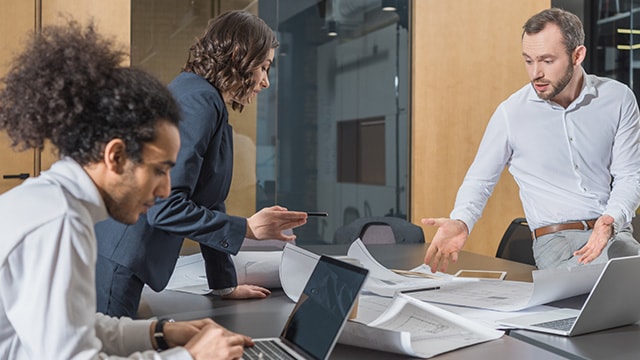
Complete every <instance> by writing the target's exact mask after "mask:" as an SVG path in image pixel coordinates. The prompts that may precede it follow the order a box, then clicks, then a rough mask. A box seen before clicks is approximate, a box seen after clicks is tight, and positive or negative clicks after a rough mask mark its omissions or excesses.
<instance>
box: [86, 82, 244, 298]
mask: <svg viewBox="0 0 640 360" xmlns="http://www.w3.org/2000/svg"><path fill="white" fill-rule="evenodd" d="M169 90H170V91H171V92H172V93H173V95H174V97H175V98H176V100H177V102H178V104H179V106H180V109H181V113H182V121H181V123H180V151H179V153H178V159H177V162H176V166H175V167H174V168H173V169H172V170H171V195H170V196H169V197H168V198H167V199H163V200H160V201H158V202H157V203H156V205H154V206H153V207H152V208H151V209H150V210H149V212H148V213H147V215H146V216H141V217H140V219H139V220H138V222H137V223H136V224H134V225H130V226H127V225H123V224H120V223H118V222H116V221H114V220H111V219H110V220H107V221H104V222H102V223H99V224H97V225H96V227H95V229H96V236H97V238H98V254H99V255H101V256H102V257H105V258H107V259H111V260H113V261H114V262H116V263H118V264H120V265H123V266H125V267H127V268H129V269H130V270H131V271H132V272H133V273H134V274H136V276H137V277H138V278H140V280H142V281H143V282H144V283H146V284H148V285H149V286H150V287H151V288H152V289H153V290H155V291H160V290H162V289H164V287H165V286H166V285H167V282H168V281H169V278H170V276H171V274H172V273H173V269H174V267H175V264H176V261H177V259H178V256H179V253H180V248H181V245H182V241H183V239H184V238H185V237H187V238H189V239H191V240H194V241H197V242H199V243H200V245H201V249H202V253H203V256H204V258H205V262H206V269H207V279H208V281H209V285H210V287H211V288H213V289H223V288H227V287H231V286H236V285H237V283H236V274H235V269H234V267H233V262H232V260H231V258H230V256H229V254H236V253H237V252H238V251H239V250H240V245H242V241H243V240H244V235H245V233H246V226H247V223H246V219H245V218H242V217H236V216H229V215H227V214H225V206H224V200H225V199H226V197H227V195H228V193H229V188H230V186H231V176H232V173H233V139H232V136H233V135H232V128H231V125H229V122H228V117H229V114H228V112H227V109H226V106H225V104H224V101H223V99H222V96H221V95H220V93H219V92H218V91H217V90H216V88H214V87H213V86H212V85H211V84H210V83H209V82H207V81H206V80H204V79H203V78H201V77H200V76H198V75H195V74H193V73H186V72H184V73H181V74H180V75H178V76H177V77H176V78H175V79H174V80H173V81H172V82H171V83H170V84H169ZM98 261H100V260H98ZM96 276H97V282H98V283H99V282H100V274H97V275H96ZM98 285H100V284H98Z"/></svg>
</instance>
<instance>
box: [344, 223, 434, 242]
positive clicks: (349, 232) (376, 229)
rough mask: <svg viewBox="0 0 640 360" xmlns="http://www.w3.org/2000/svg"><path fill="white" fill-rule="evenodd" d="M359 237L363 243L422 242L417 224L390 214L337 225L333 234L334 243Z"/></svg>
mask: <svg viewBox="0 0 640 360" xmlns="http://www.w3.org/2000/svg"><path fill="white" fill-rule="evenodd" d="M357 238H360V240H362V242H363V243H365V244H402V243H405V244H408V243H424V233H423V232H422V228H421V227H420V226H418V225H415V224H412V223H410V222H408V221H406V220H404V219H401V218H397V217H390V216H371V217H362V218H359V219H356V220H354V221H352V222H351V223H349V224H347V225H343V226H341V227H339V228H338V229H337V230H336V232H335V233H334V235H333V242H334V243H336V244H350V243H352V242H353V241H354V240H355V239H357Z"/></svg>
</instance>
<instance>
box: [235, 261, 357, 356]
mask: <svg viewBox="0 0 640 360" xmlns="http://www.w3.org/2000/svg"><path fill="white" fill-rule="evenodd" d="M368 273H369V271H368V270H367V269H365V268H362V267H359V266H355V265H352V264H349V263H346V262H344V261H341V260H337V259H334V258H331V257H328V256H324V255H323V256H321V257H320V259H319V260H318V263H317V264H316V266H315V268H314V270H313V272H312V273H311V276H310V277H309V280H308V281H307V284H306V285H305V287H304V290H303V291H302V294H301V295H300V299H299V300H298V302H297V304H296V306H295V307H294V308H293V311H292V312H291V314H290V315H289V319H288V320H287V322H286V324H285V326H284V329H282V332H281V334H280V337H278V338H265V339H254V342H255V343H256V345H255V346H253V347H247V348H245V350H244V355H243V359H245V360H248V359H263V360H267V359H317V360H324V359H328V358H329V354H330V353H331V350H333V347H334V346H335V344H336V342H337V340H338V336H339V335H340V332H341V331H342V328H343V327H344V324H345V322H346V321H347V317H348V315H349V314H350V313H351V309H352V308H353V306H354V303H355V301H356V299H357V297H358V294H359V293H360V289H361V288H362V285H363V284H364V281H365V279H366V277H367V274H368ZM271 350H276V351H279V352H277V353H276V354H275V355H273V356H272V355H269V353H270V352H271Z"/></svg>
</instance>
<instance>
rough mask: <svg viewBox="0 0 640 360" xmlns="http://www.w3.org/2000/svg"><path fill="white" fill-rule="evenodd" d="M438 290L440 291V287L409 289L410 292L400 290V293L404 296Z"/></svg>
mask: <svg viewBox="0 0 640 360" xmlns="http://www.w3.org/2000/svg"><path fill="white" fill-rule="evenodd" d="M438 289H440V286H432V287H427V288H420V289H411V290H402V291H400V292H401V293H403V294H406V293H413V292H420V291H429V290H438Z"/></svg>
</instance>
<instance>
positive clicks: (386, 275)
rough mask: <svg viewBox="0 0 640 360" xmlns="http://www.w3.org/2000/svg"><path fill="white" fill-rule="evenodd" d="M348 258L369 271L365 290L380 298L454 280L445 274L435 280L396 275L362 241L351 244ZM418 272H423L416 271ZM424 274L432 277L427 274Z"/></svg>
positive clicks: (440, 274)
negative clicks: (357, 261)
mask: <svg viewBox="0 0 640 360" xmlns="http://www.w3.org/2000/svg"><path fill="white" fill-rule="evenodd" d="M347 256H348V257H352V258H355V259H358V260H359V261H360V262H361V263H362V265H363V266H364V267H365V268H367V269H368V270H369V277H368V278H367V281H366V282H365V284H364V287H363V288H364V290H365V291H369V292H371V293H374V294H376V295H380V296H387V297H392V296H393V295H394V294H395V292H397V291H404V290H415V289H421V288H431V287H437V286H440V285H443V284H445V283H448V282H449V280H450V279H452V278H453V276H452V275H449V274H445V273H436V274H433V275H434V276H435V277H436V278H433V279H430V278H422V277H415V276H403V275H399V274H396V273H394V272H393V271H391V270H389V269H388V268H386V267H384V266H383V265H382V264H380V263H379V262H378V261H377V260H376V259H375V258H374V257H373V256H372V255H371V253H369V251H368V250H367V248H366V246H365V245H364V243H363V242H362V241H361V240H360V239H356V240H355V241H354V242H353V243H352V244H351V246H350V247H349V251H348V252H347ZM421 269H422V268H421ZM418 271H422V270H416V272H418ZM424 274H425V275H432V274H431V273H427V272H424Z"/></svg>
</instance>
